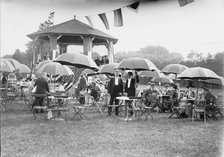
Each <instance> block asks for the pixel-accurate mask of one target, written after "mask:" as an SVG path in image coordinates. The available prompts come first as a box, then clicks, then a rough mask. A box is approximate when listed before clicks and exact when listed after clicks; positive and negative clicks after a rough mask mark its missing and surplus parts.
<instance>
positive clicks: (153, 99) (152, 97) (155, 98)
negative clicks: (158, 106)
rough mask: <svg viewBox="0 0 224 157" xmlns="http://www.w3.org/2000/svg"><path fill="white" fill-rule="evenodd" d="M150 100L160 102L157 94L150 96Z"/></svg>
mask: <svg viewBox="0 0 224 157" xmlns="http://www.w3.org/2000/svg"><path fill="white" fill-rule="evenodd" d="M148 98H149V100H150V101H151V102H158V97H157V94H149V95H148Z"/></svg>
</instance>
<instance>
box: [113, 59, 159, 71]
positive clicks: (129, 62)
mask: <svg viewBox="0 0 224 157" xmlns="http://www.w3.org/2000/svg"><path fill="white" fill-rule="evenodd" d="M117 68H118V69H122V70H137V71H142V70H152V71H153V70H155V69H157V68H156V66H155V65H154V64H153V63H152V62H151V61H150V60H148V59H146V58H140V57H131V58H126V59H124V60H122V61H121V62H120V63H119V64H118V66H117Z"/></svg>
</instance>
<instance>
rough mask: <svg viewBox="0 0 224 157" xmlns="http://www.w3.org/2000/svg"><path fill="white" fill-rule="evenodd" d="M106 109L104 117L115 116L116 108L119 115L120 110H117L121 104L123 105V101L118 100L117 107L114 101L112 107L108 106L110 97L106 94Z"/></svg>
mask: <svg viewBox="0 0 224 157" xmlns="http://www.w3.org/2000/svg"><path fill="white" fill-rule="evenodd" d="M106 99H107V109H108V114H107V116H106V117H109V116H111V115H113V113H114V115H115V111H116V108H118V113H119V114H121V110H119V108H120V107H121V106H122V104H123V103H124V100H120V102H119V103H118V105H116V104H115V101H114V102H113V104H112V105H110V99H111V96H110V95H109V94H108V95H107V98H106ZM109 108H111V110H109Z"/></svg>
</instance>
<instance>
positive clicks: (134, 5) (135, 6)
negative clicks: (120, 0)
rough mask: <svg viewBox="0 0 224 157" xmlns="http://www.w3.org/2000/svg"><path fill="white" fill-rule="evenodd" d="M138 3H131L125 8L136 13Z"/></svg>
mask: <svg viewBox="0 0 224 157" xmlns="http://www.w3.org/2000/svg"><path fill="white" fill-rule="evenodd" d="M139 4H140V3H139V1H137V2H135V3H132V4H130V5H128V6H127V8H129V9H131V10H133V11H134V12H136V13H137V12H138V7H139Z"/></svg>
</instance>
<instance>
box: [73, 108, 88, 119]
mask: <svg viewBox="0 0 224 157" xmlns="http://www.w3.org/2000/svg"><path fill="white" fill-rule="evenodd" d="M73 109H74V112H75V114H74V116H73V119H75V117H76V116H79V117H80V118H81V119H87V117H86V115H85V113H86V110H87V107H85V106H81V105H78V106H73Z"/></svg>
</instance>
